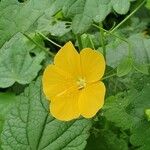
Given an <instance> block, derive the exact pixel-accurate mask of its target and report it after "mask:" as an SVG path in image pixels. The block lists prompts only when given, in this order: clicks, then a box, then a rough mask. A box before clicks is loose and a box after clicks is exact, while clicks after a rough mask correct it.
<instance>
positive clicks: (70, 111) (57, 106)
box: [50, 89, 80, 121]
mask: <svg viewBox="0 0 150 150" xmlns="http://www.w3.org/2000/svg"><path fill="white" fill-rule="evenodd" d="M79 92H80V91H78V90H77V89H70V90H69V92H67V93H64V94H62V95H59V96H56V97H55V99H54V101H52V102H51V104H50V112H51V114H52V115H53V116H54V117H55V118H57V119H59V120H62V121H69V120H72V119H75V118H78V117H79V116H80V112H79V108H78V99H79Z"/></svg>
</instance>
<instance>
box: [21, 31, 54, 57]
mask: <svg viewBox="0 0 150 150" xmlns="http://www.w3.org/2000/svg"><path fill="white" fill-rule="evenodd" d="M23 35H24V36H25V37H26V38H28V39H29V40H30V41H31V42H32V43H34V44H35V45H36V46H37V47H39V48H40V49H42V50H43V51H45V52H46V53H48V54H49V55H50V56H51V57H54V56H55V55H54V54H53V53H52V52H50V51H49V50H47V49H46V48H45V47H43V46H42V45H40V44H38V43H37V42H36V41H35V40H33V39H32V38H31V37H30V36H28V35H27V34H25V33H23Z"/></svg>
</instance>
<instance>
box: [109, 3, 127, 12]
mask: <svg viewBox="0 0 150 150" xmlns="http://www.w3.org/2000/svg"><path fill="white" fill-rule="evenodd" d="M111 2H112V6H113V9H114V10H115V11H116V12H118V13H119V14H126V13H127V12H128V10H129V8H130V0H121V1H120V0H111Z"/></svg>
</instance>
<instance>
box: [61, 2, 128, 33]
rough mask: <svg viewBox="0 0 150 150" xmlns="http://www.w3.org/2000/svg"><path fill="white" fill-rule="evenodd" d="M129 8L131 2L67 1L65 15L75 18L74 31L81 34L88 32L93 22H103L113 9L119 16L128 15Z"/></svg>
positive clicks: (64, 8) (64, 9)
mask: <svg viewBox="0 0 150 150" xmlns="http://www.w3.org/2000/svg"><path fill="white" fill-rule="evenodd" d="M129 7H130V0H122V1H120V0H93V1H91V0H77V1H76V0H73V1H70V0H67V1H66V3H65V5H64V7H63V13H64V15H65V16H66V17H70V18H73V22H72V29H73V31H74V33H76V34H79V33H83V32H84V31H86V30H87V29H88V28H89V27H90V25H91V24H92V23H93V21H95V22H101V21H103V20H104V19H105V17H106V16H107V15H108V14H109V13H110V12H111V10H112V8H113V9H114V10H115V11H116V12H117V13H119V14H126V13H127V12H128V10H129Z"/></svg>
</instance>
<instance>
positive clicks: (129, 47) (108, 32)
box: [93, 24, 131, 56]
mask: <svg viewBox="0 0 150 150" xmlns="http://www.w3.org/2000/svg"><path fill="white" fill-rule="evenodd" d="M93 26H94V27H96V28H99V29H101V30H103V31H104V32H106V33H107V34H110V35H112V36H114V37H116V38H118V39H120V40H122V41H124V42H126V43H127V44H128V49H129V56H131V44H130V43H129V42H128V41H127V40H126V39H124V38H122V37H120V36H118V35H116V34H114V33H112V32H110V31H107V30H105V29H103V28H102V27H99V26H98V25H96V24H93Z"/></svg>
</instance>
